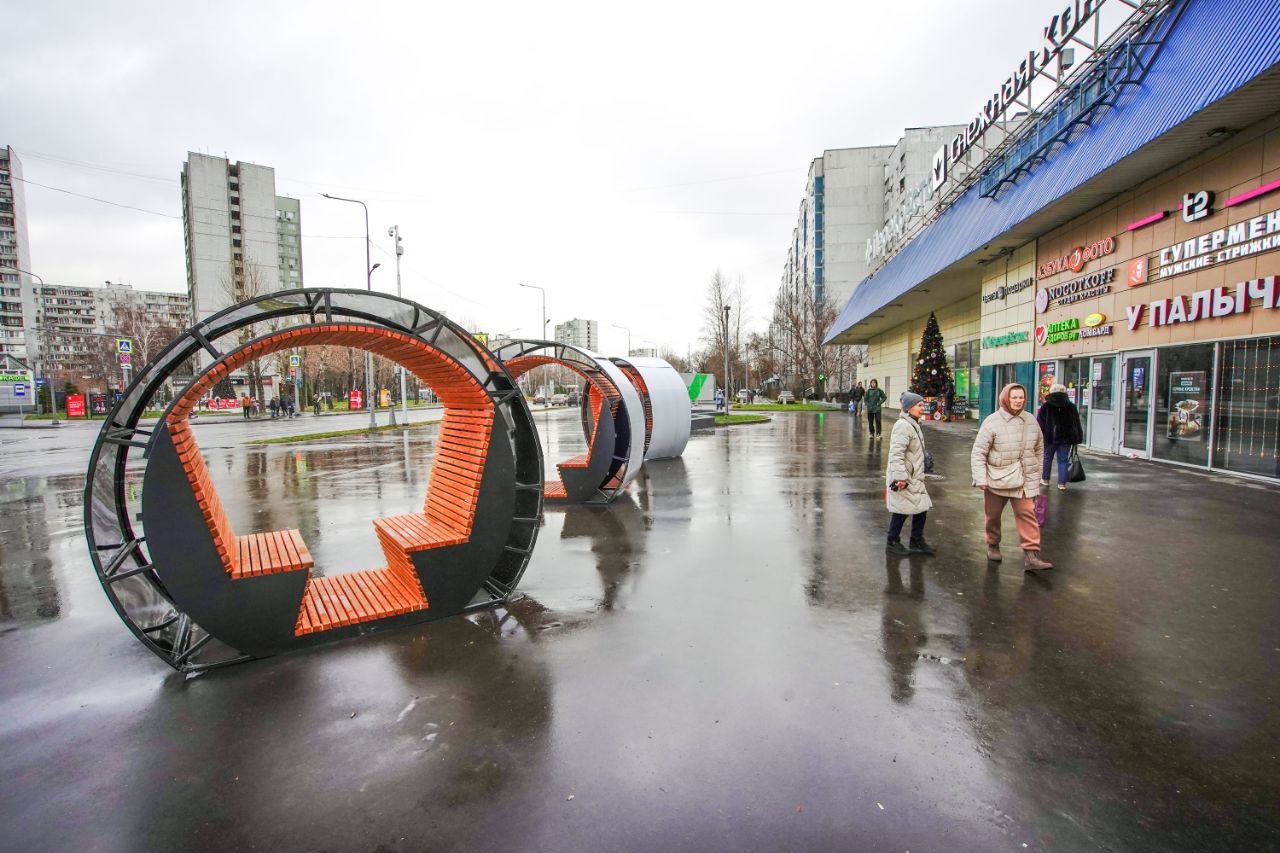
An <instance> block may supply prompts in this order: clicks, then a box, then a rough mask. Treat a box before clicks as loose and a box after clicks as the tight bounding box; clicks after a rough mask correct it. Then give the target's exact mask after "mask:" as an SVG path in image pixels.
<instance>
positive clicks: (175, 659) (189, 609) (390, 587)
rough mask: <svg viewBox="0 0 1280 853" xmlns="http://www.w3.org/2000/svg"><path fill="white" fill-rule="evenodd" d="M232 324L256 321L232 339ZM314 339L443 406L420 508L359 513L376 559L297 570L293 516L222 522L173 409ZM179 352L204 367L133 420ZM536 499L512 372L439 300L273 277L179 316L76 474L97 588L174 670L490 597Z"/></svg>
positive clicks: (300, 542)
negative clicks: (150, 423)
mask: <svg viewBox="0 0 1280 853" xmlns="http://www.w3.org/2000/svg"><path fill="white" fill-rule="evenodd" d="M248 326H256V328H257V329H258V330H261V329H262V328H263V327H264V326H265V327H266V331H264V332H263V333H262V334H258V335H257V336H256V337H252V338H250V339H248V340H243V337H244V333H243V332H242V331H241V330H243V329H244V328H245V327H248ZM224 341H236V343H235V344H233V345H231V346H230V348H228V349H226V350H223V349H221V348H220V347H219V345H220V344H221V343H222V342H224ZM319 345H333V346H346V347H354V348H358V349H363V350H367V351H370V352H373V353H376V354H378V355H381V356H383V357H386V358H388V359H391V360H393V361H396V362H398V363H399V364H401V365H402V366H403V367H404V368H405V369H407V370H409V371H411V372H413V373H414V374H415V375H416V376H417V377H418V378H419V379H420V380H421V381H422V382H423V383H424V384H426V385H428V386H430V387H431V388H432V389H433V390H434V391H435V393H436V394H437V396H438V397H439V398H440V400H441V402H442V403H443V404H444V415H443V420H442V422H441V424H440V427H439V429H440V432H439V436H438V439H437V441H436V450H435V455H434V457H433V458H432V461H431V474H430V477H429V479H428V483H427V493H426V497H425V500H424V503H423V505H422V507H421V510H420V511H417V512H407V513H404V514H400V515H393V516H388V517H384V518H377V519H374V522H373V527H374V533H375V535H376V537H377V540H378V542H379V544H380V546H381V548H382V552H383V555H384V557H385V561H386V565H385V566H383V567H379V568H373V569H366V570H363V571H356V572H346V573H341V574H333V575H327V576H313V572H312V569H313V568H314V561H313V560H312V558H311V554H310V551H309V549H308V548H307V545H306V542H305V541H304V539H303V537H302V534H301V533H300V532H299V531H297V530H267V531H242V532H239V533H237V532H236V531H235V530H233V529H232V526H231V523H230V521H229V520H228V518H227V515H226V512H225V510H224V508H223V503H222V497H221V496H220V495H219V493H218V491H217V489H216V488H215V487H214V484H213V482H212V479H211V477H210V475H209V471H208V469H207V467H206V465H205V461H204V458H203V456H202V455H201V453H200V449H199V447H198V445H197V442H196V438H195V435H194V433H193V431H192V429H191V424H190V422H189V420H188V417H189V416H190V415H191V414H192V412H193V411H194V410H195V408H196V406H197V405H198V403H199V401H200V399H201V398H202V397H204V396H205V395H206V394H207V393H208V392H209V391H210V390H211V389H212V388H213V387H214V386H215V385H216V384H217V383H218V382H219V381H220V380H222V379H223V378H225V377H228V376H230V375H231V373H232V371H234V370H236V369H237V368H238V367H240V366H242V365H244V364H246V363H248V362H250V361H252V360H254V359H257V358H262V357H263V356H265V355H268V354H271V353H274V352H280V351H282V350H290V349H292V348H294V347H302V346H319ZM196 357H200V358H203V359H205V360H207V361H209V365H208V367H206V368H204V369H203V370H201V371H198V373H197V375H196V377H195V378H194V379H193V380H192V381H191V383H190V384H188V385H187V387H186V388H185V389H183V391H182V392H181V393H180V394H179V395H178V396H177V397H176V398H175V399H174V401H173V402H172V403H171V404H170V405H169V407H168V408H167V409H166V410H165V412H164V414H163V416H162V417H161V419H160V421H159V422H158V423H157V424H156V425H155V426H154V428H153V429H150V430H148V429H143V428H140V427H139V426H138V422H139V420H140V418H141V416H142V413H143V410H144V409H145V408H146V405H147V403H148V402H149V401H150V400H151V398H152V397H153V395H154V394H155V392H156V390H157V389H159V388H160V387H161V386H162V385H163V384H164V383H165V382H166V380H167V379H168V378H169V377H170V376H172V375H173V374H174V372H175V371H176V370H177V369H178V368H179V367H180V366H181V365H182V364H184V363H185V362H188V361H189V360H191V359H193V358H196ZM138 457H142V460H141V461H142V463H143V464H142V465H139V464H138V461H139V459H138ZM139 486H141V494H140V497H139V496H138V487H139ZM541 509H542V453H541V448H540V446H539V443H538V439H537V433H536V430H535V428H534V425H533V420H532V417H531V415H530V413H529V409H528V406H527V405H526V404H525V402H524V398H523V397H522V396H521V395H520V393H519V389H518V388H517V387H516V385H515V381H514V380H513V379H512V377H511V375H510V374H509V373H507V372H506V371H505V370H504V369H503V368H502V365H501V363H500V362H499V361H497V360H496V359H495V358H494V356H493V355H492V354H491V353H490V352H489V351H488V350H487V349H485V347H484V346H483V345H481V344H480V343H479V342H478V341H476V340H475V339H474V338H473V337H471V335H469V334H468V333H467V332H466V331H465V330H463V329H461V328H460V327H458V326H457V325H455V324H453V323H451V322H450V321H449V320H447V319H446V318H445V317H444V316H442V315H440V314H438V313H436V312H434V311H431V310H429V309H426V308H423V307H422V306H419V305H416V304H415V303H413V302H410V301H408V300H404V299H400V298H397V297H392V296H384V295H382V294H375V293H370V292H368V291H361V290H337V289H307V290H293V291H282V292H279V293H273V294H270V295H267V296H264V297H261V298H258V299H254V300H251V301H249V302H244V303H241V304H239V305H235V306H232V307H231V308H229V309H227V310H225V311H223V312H221V313H219V314H216V315H214V316H212V317H210V318H208V319H207V320H205V321H203V322H201V323H199V324H197V325H196V326H194V327H192V328H191V329H188V330H187V331H186V332H185V333H184V334H183V335H181V336H180V337H179V338H178V339H177V340H175V341H174V342H173V343H172V344H171V345H170V346H169V347H168V348H167V349H166V350H165V351H164V352H163V353H161V354H160V355H159V356H158V357H157V358H156V359H155V360H154V361H153V362H152V363H151V364H148V365H147V366H146V367H145V368H143V369H142V370H141V371H139V373H138V375H137V378H136V379H135V380H134V381H133V382H132V383H131V384H130V386H129V388H128V389H127V390H126V392H125V394H124V397H123V398H122V399H121V401H120V402H119V404H117V406H116V407H115V408H114V409H113V410H112V412H111V413H110V415H108V418H107V421H106V423H105V424H104V425H103V428H102V431H101V433H100V434H99V437H98V441H97V443H96V444H95V445H94V448H93V452H92V455H91V457H90V465H89V475H88V482H87V484H86V488H85V530H86V535H87V537H88V540H89V549H90V554H91V556H92V559H93V563H94V568H95V570H96V571H97V574H98V577H99V580H100V581H101V582H102V586H103V589H104V590H105V591H106V593H107V596H108V598H109V599H110V600H111V602H112V604H113V605H114V606H115V608H116V611H117V613H119V615H120V617H121V618H122V619H123V620H124V622H125V624H126V625H128V626H129V628H130V629H131V630H132V631H133V632H134V634H135V635H136V636H137V637H138V638H139V639H140V640H141V641H142V642H143V643H144V644H145V645H146V646H147V647H148V648H150V649H151V650H152V651H153V652H155V653H156V654H157V655H158V656H160V657H161V658H162V659H163V660H164V661H165V662H166V663H168V664H170V665H171V666H173V667H174V668H176V669H179V670H183V671H193V670H202V669H207V668H210V667H213V666H219V665H223V664H227V663H234V662H237V661H240V660H245V659H248V658H252V657H263V656H266V655H270V654H275V653H277V652H282V651H287V650H290V649H293V648H298V647H301V646H305V645H310V644H314V643H319V642H329V641H332V640H337V639H343V638H346V637H351V636H356V635H360V634H365V633H368V632H370V631H373V630H378V629H382V628H387V627H394V626H399V625H406V624H412V623H417V622H424V621H430V620H435V619H442V618H445V617H449V616H454V615H458V614H460V613H464V612H469V611H471V610H475V609H478V608H483V607H488V606H492V605H493V604H496V603H498V602H501V601H503V600H505V598H506V597H507V596H508V595H509V594H510V592H511V591H512V590H513V589H514V587H515V585H516V584H517V583H518V582H519V580H520V576H521V575H522V574H523V572H524V569H525V567H526V565H527V564H528V561H529V557H530V554H531V553H532V549H533V545H534V542H535V540H536V537H537V531H538V519H539V517H540V515H541ZM137 521H141V524H142V527H141V529H140V530H139V529H138V527H137V526H136V522H137Z"/></svg>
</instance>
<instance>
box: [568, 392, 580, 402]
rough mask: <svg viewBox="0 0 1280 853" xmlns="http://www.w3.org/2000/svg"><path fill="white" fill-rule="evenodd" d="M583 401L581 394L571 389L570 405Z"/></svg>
mask: <svg viewBox="0 0 1280 853" xmlns="http://www.w3.org/2000/svg"><path fill="white" fill-rule="evenodd" d="M581 402H582V399H581V395H579V394H578V392H577V391H570V392H569V405H570V406H576V405H578V404H579V403H581Z"/></svg>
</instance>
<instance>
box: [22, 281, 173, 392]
mask: <svg viewBox="0 0 1280 853" xmlns="http://www.w3.org/2000/svg"><path fill="white" fill-rule="evenodd" d="M32 290H33V294H34V311H33V313H32V315H31V317H30V318H29V319H30V322H29V323H28V326H29V328H31V329H34V330H37V331H36V332H35V335H36V337H37V339H38V341H39V344H40V347H39V348H40V353H41V359H40V362H39V364H38V369H39V375H40V376H42V377H46V378H48V379H49V381H50V382H52V383H53V385H54V387H55V388H57V387H61V385H62V383H64V382H67V381H70V382H73V383H75V384H77V385H86V386H87V387H91V388H98V389H103V388H105V387H107V385H109V384H112V383H113V382H114V379H115V377H116V375H117V373H118V370H119V368H118V361H117V359H116V352H115V339H116V338H117V337H127V338H132V339H133V340H134V344H135V350H136V351H135V356H136V357H138V358H139V360H147V359H150V358H153V357H155V356H156V355H157V354H158V353H159V352H160V350H161V349H163V347H165V346H167V345H168V343H169V342H170V341H171V340H172V339H173V337H174V336H175V335H177V334H178V333H179V332H181V331H182V330H183V329H185V328H186V327H187V325H189V323H190V319H191V306H190V301H189V300H188V299H187V296H186V294H183V293H165V292H159V291H151V290H134V289H133V288H132V287H131V286H130V285H127V284H113V283H111V282H107V283H106V284H105V285H103V286H95V287H86V286H78V285H59V284H45V285H36V286H35V287H34V288H32ZM95 383H97V384H95Z"/></svg>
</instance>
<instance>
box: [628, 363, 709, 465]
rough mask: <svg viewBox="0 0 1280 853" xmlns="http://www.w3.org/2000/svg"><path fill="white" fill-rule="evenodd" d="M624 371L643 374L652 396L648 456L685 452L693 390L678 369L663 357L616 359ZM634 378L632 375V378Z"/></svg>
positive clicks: (658, 457)
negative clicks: (690, 399)
mask: <svg viewBox="0 0 1280 853" xmlns="http://www.w3.org/2000/svg"><path fill="white" fill-rule="evenodd" d="M613 361H614V362H615V363H616V364H617V365H619V366H620V367H621V368H622V369H623V372H624V373H626V372H627V371H626V369H627V368H631V369H633V370H634V371H635V372H636V373H638V374H639V375H640V379H641V381H642V382H643V383H644V388H643V389H642V390H641V393H645V394H647V395H648V398H649V399H648V404H649V411H650V419H651V421H652V424H651V428H650V433H649V444H648V448H647V449H646V450H645V453H644V458H645V459H646V460H647V459H670V458H673V457H676V456H679V455H681V454H682V453H684V449H685V446H686V445H688V443H689V424H690V422H691V416H692V406H691V404H690V402H689V389H688V388H687V387H685V384H684V380H683V379H681V378H680V374H679V373H678V372H676V369H675V368H674V367H672V366H671V365H670V364H668V363H667V362H665V361H663V360H662V359H660V358H625V359H623V358H615V359H613ZM628 378H630V377H628Z"/></svg>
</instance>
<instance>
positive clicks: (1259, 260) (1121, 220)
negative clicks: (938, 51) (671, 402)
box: [827, 0, 1280, 478]
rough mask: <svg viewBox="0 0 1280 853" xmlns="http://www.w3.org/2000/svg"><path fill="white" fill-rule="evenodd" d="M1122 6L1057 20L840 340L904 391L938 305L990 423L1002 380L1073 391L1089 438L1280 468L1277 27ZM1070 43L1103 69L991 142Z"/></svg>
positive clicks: (1267, 21) (938, 184)
mask: <svg viewBox="0 0 1280 853" xmlns="http://www.w3.org/2000/svg"><path fill="white" fill-rule="evenodd" d="M1108 5H1109V6H1111V7H1113V12H1114V7H1116V6H1120V7H1121V8H1123V9H1125V10H1126V12H1131V13H1132V14H1128V15H1126V17H1125V18H1124V20H1123V22H1122V23H1120V24H1118V25H1117V26H1116V27H1115V28H1114V31H1113V32H1112V34H1111V35H1110V36H1109V37H1107V36H1098V38H1097V39H1096V40H1091V39H1090V38H1088V37H1087V35H1086V34H1085V33H1086V32H1087V31H1088V30H1089V27H1090V24H1091V23H1092V21H1093V19H1094V18H1096V17H1098V11H1099V7H1100V6H1101V4H1095V3H1089V2H1080V3H1076V4H1075V5H1074V7H1070V8H1069V9H1068V12H1070V13H1071V14H1068V15H1066V16H1065V17H1064V16H1063V15H1058V16H1055V17H1054V18H1053V22H1052V24H1051V26H1050V27H1048V28H1046V39H1045V44H1044V45H1036V50H1035V51H1032V52H1031V53H1030V54H1028V53H1026V52H1024V53H1023V54H1022V56H1024V57H1027V61H1023V62H1022V63H1020V64H1019V65H1018V66H1017V67H1018V68H1019V71H1015V72H1014V73H1013V74H1012V75H1011V76H1010V77H1009V79H1008V80H1006V81H1004V82H1003V83H1002V84H1000V85H999V86H997V87H996V90H995V91H996V94H995V95H993V96H992V98H991V100H989V101H988V102H987V104H986V105H985V109H984V110H981V111H979V117H978V118H975V119H974V121H973V122H972V123H971V124H970V126H969V128H968V129H967V130H966V132H964V133H961V134H958V135H957V136H956V137H955V138H954V139H952V140H951V141H950V142H949V143H948V144H947V145H945V146H944V147H943V148H942V149H940V150H939V151H938V153H937V154H936V155H935V159H934V175H933V184H934V190H935V192H934V200H935V204H934V207H933V209H932V211H931V212H929V213H928V214H926V215H925V216H923V217H922V218H921V221H920V222H919V223H917V225H916V227H915V229H914V231H913V232H912V234H911V236H910V239H909V240H908V241H907V242H906V243H905V244H904V245H903V246H902V247H901V248H900V249H899V250H898V251H897V252H896V254H894V255H893V257H891V258H889V259H888V261H887V262H885V263H884V264H883V265H882V266H881V267H880V268H879V269H877V270H876V271H875V272H873V273H872V274H871V275H870V276H868V277H867V278H865V279H864V280H863V281H861V282H860V283H859V285H858V287H857V288H856V289H855V291H854V293H853V296H852V297H851V298H850V299H849V301H848V303H847V305H846V306H845V307H844V309H843V311H842V312H841V314H840V317H839V318H838V320H837V322H836V324H835V325H834V326H833V328H832V331H831V333H830V334H829V335H828V338H827V342H828V343H832V344H837V343H838V344H857V343H863V344H866V345H867V346H868V358H869V364H868V367H867V368H866V370H865V371H864V375H866V376H867V377H868V378H870V377H875V378H878V379H879V380H880V382H881V384H882V385H885V386H887V387H888V389H889V392H890V396H891V397H896V396H897V394H898V393H899V392H900V391H901V390H903V389H905V388H906V386H907V384H908V378H909V376H910V365H911V364H912V361H913V359H914V358H915V349H916V348H918V347H919V342H920V336H921V330H922V329H923V326H924V323H925V321H926V320H927V318H928V316H929V313H930V312H935V313H936V316H937V318H938V320H939V324H940V326H941V329H942V333H943V337H944V341H945V342H946V344H947V346H948V348H949V355H950V357H951V359H952V367H953V369H954V370H955V373H956V395H957V397H959V398H961V399H962V401H963V402H967V403H968V408H969V409H970V411H971V412H972V415H973V416H982V415H985V414H987V413H989V412H991V411H992V410H993V409H994V406H995V396H996V393H997V392H998V390H999V388H1000V387H1001V386H1002V385H1004V384H1005V383H1006V382H1009V381H1014V380H1016V381H1020V382H1022V383H1023V384H1025V385H1027V386H1028V387H1031V388H1035V389H1037V390H1038V393H1037V394H1033V396H1034V397H1042V396H1043V393H1044V392H1045V390H1047V388H1048V386H1049V385H1050V384H1052V383H1053V382H1054V381H1058V382H1062V383H1063V384H1065V385H1066V386H1067V388H1068V394H1069V395H1070V396H1071V397H1072V398H1073V399H1074V400H1075V401H1076V403H1077V405H1078V406H1079V407H1080V410H1081V415H1082V417H1083V418H1084V420H1085V423H1086V433H1087V438H1086V440H1087V443H1088V445H1089V446H1090V447H1093V448H1095V449H1098V450H1101V451H1105V452H1111V453H1119V454H1123V455H1128V456H1136V457H1140V458H1151V459H1156V460H1162V461H1168V462H1173V463H1181V464H1186V465H1194V466H1199V467H1210V468H1214V469H1219V470H1224V471H1230V472H1235V473H1239V474H1244V475H1250V476H1257V477H1266V478H1277V477H1280V447H1278V444H1280V15H1277V14H1276V12H1275V6H1274V5H1273V4H1260V3H1256V2H1250V0H1167V2H1156V3H1144V4H1128V5H1125V4H1123V3H1122V2H1118V0H1112V2H1111V3H1109V4H1108ZM1133 6H1138V7H1139V8H1133ZM1055 28H1056V29H1055ZM1075 42H1078V43H1079V45H1080V46H1079V47H1076V46H1075V45H1074V44H1073V43H1075ZM1070 49H1075V50H1076V51H1077V53H1087V54H1088V56H1087V59H1086V60H1085V61H1083V62H1080V63H1078V64H1076V67H1075V68H1074V69H1072V71H1074V73H1072V74H1070V75H1069V76H1068V77H1067V78H1066V79H1065V80H1063V79H1061V75H1059V79H1058V81H1056V84H1055V88H1054V93H1053V94H1052V95H1051V96H1050V97H1048V98H1046V99H1045V100H1044V102H1043V103H1042V104H1040V105H1038V108H1037V109H1035V110H1034V111H1033V112H1032V114H1031V116H1030V117H1029V118H1028V119H1027V120H1026V121H1024V122H1022V123H1021V124H1020V125H1018V126H1017V127H1016V128H1015V129H1014V131H1013V133H1012V135H1011V136H1009V137H1008V138H1007V139H1002V140H1000V141H999V142H998V144H991V145H987V146H985V150H984V145H983V141H982V139H983V132H984V130H985V129H987V128H989V127H991V126H992V125H993V123H994V122H995V121H998V120H999V118H1000V117H1001V115H1002V113H1001V112H1000V110H1001V108H1002V107H1011V106H1012V105H1013V104H1014V103H1016V102H1017V96H1018V94H1019V92H1020V90H1021V89H1023V88H1025V87H1026V85H1027V82H1028V81H1027V80H1025V79H1023V76H1022V75H1025V77H1028V78H1029V77H1030V76H1031V75H1032V73H1033V72H1034V70H1035V69H1034V66H1035V65H1036V63H1041V64H1043V65H1044V66H1045V67H1046V68H1049V67H1053V68H1054V69H1055V70H1056V69H1058V68H1062V67H1064V66H1065V65H1066V63H1064V62H1063V59H1064V57H1067V56H1071V54H1068V53H1067V51H1068V50H1070ZM1014 55H1015V56H1016V55H1017V52H1016V50H1015V51H1014ZM1028 64H1030V65H1032V66H1033V67H1032V68H1031V69H1028ZM1020 72H1021V74H1020ZM984 114H985V115H986V118H987V120H986V122H985V126H984V119H983V116H984Z"/></svg>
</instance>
